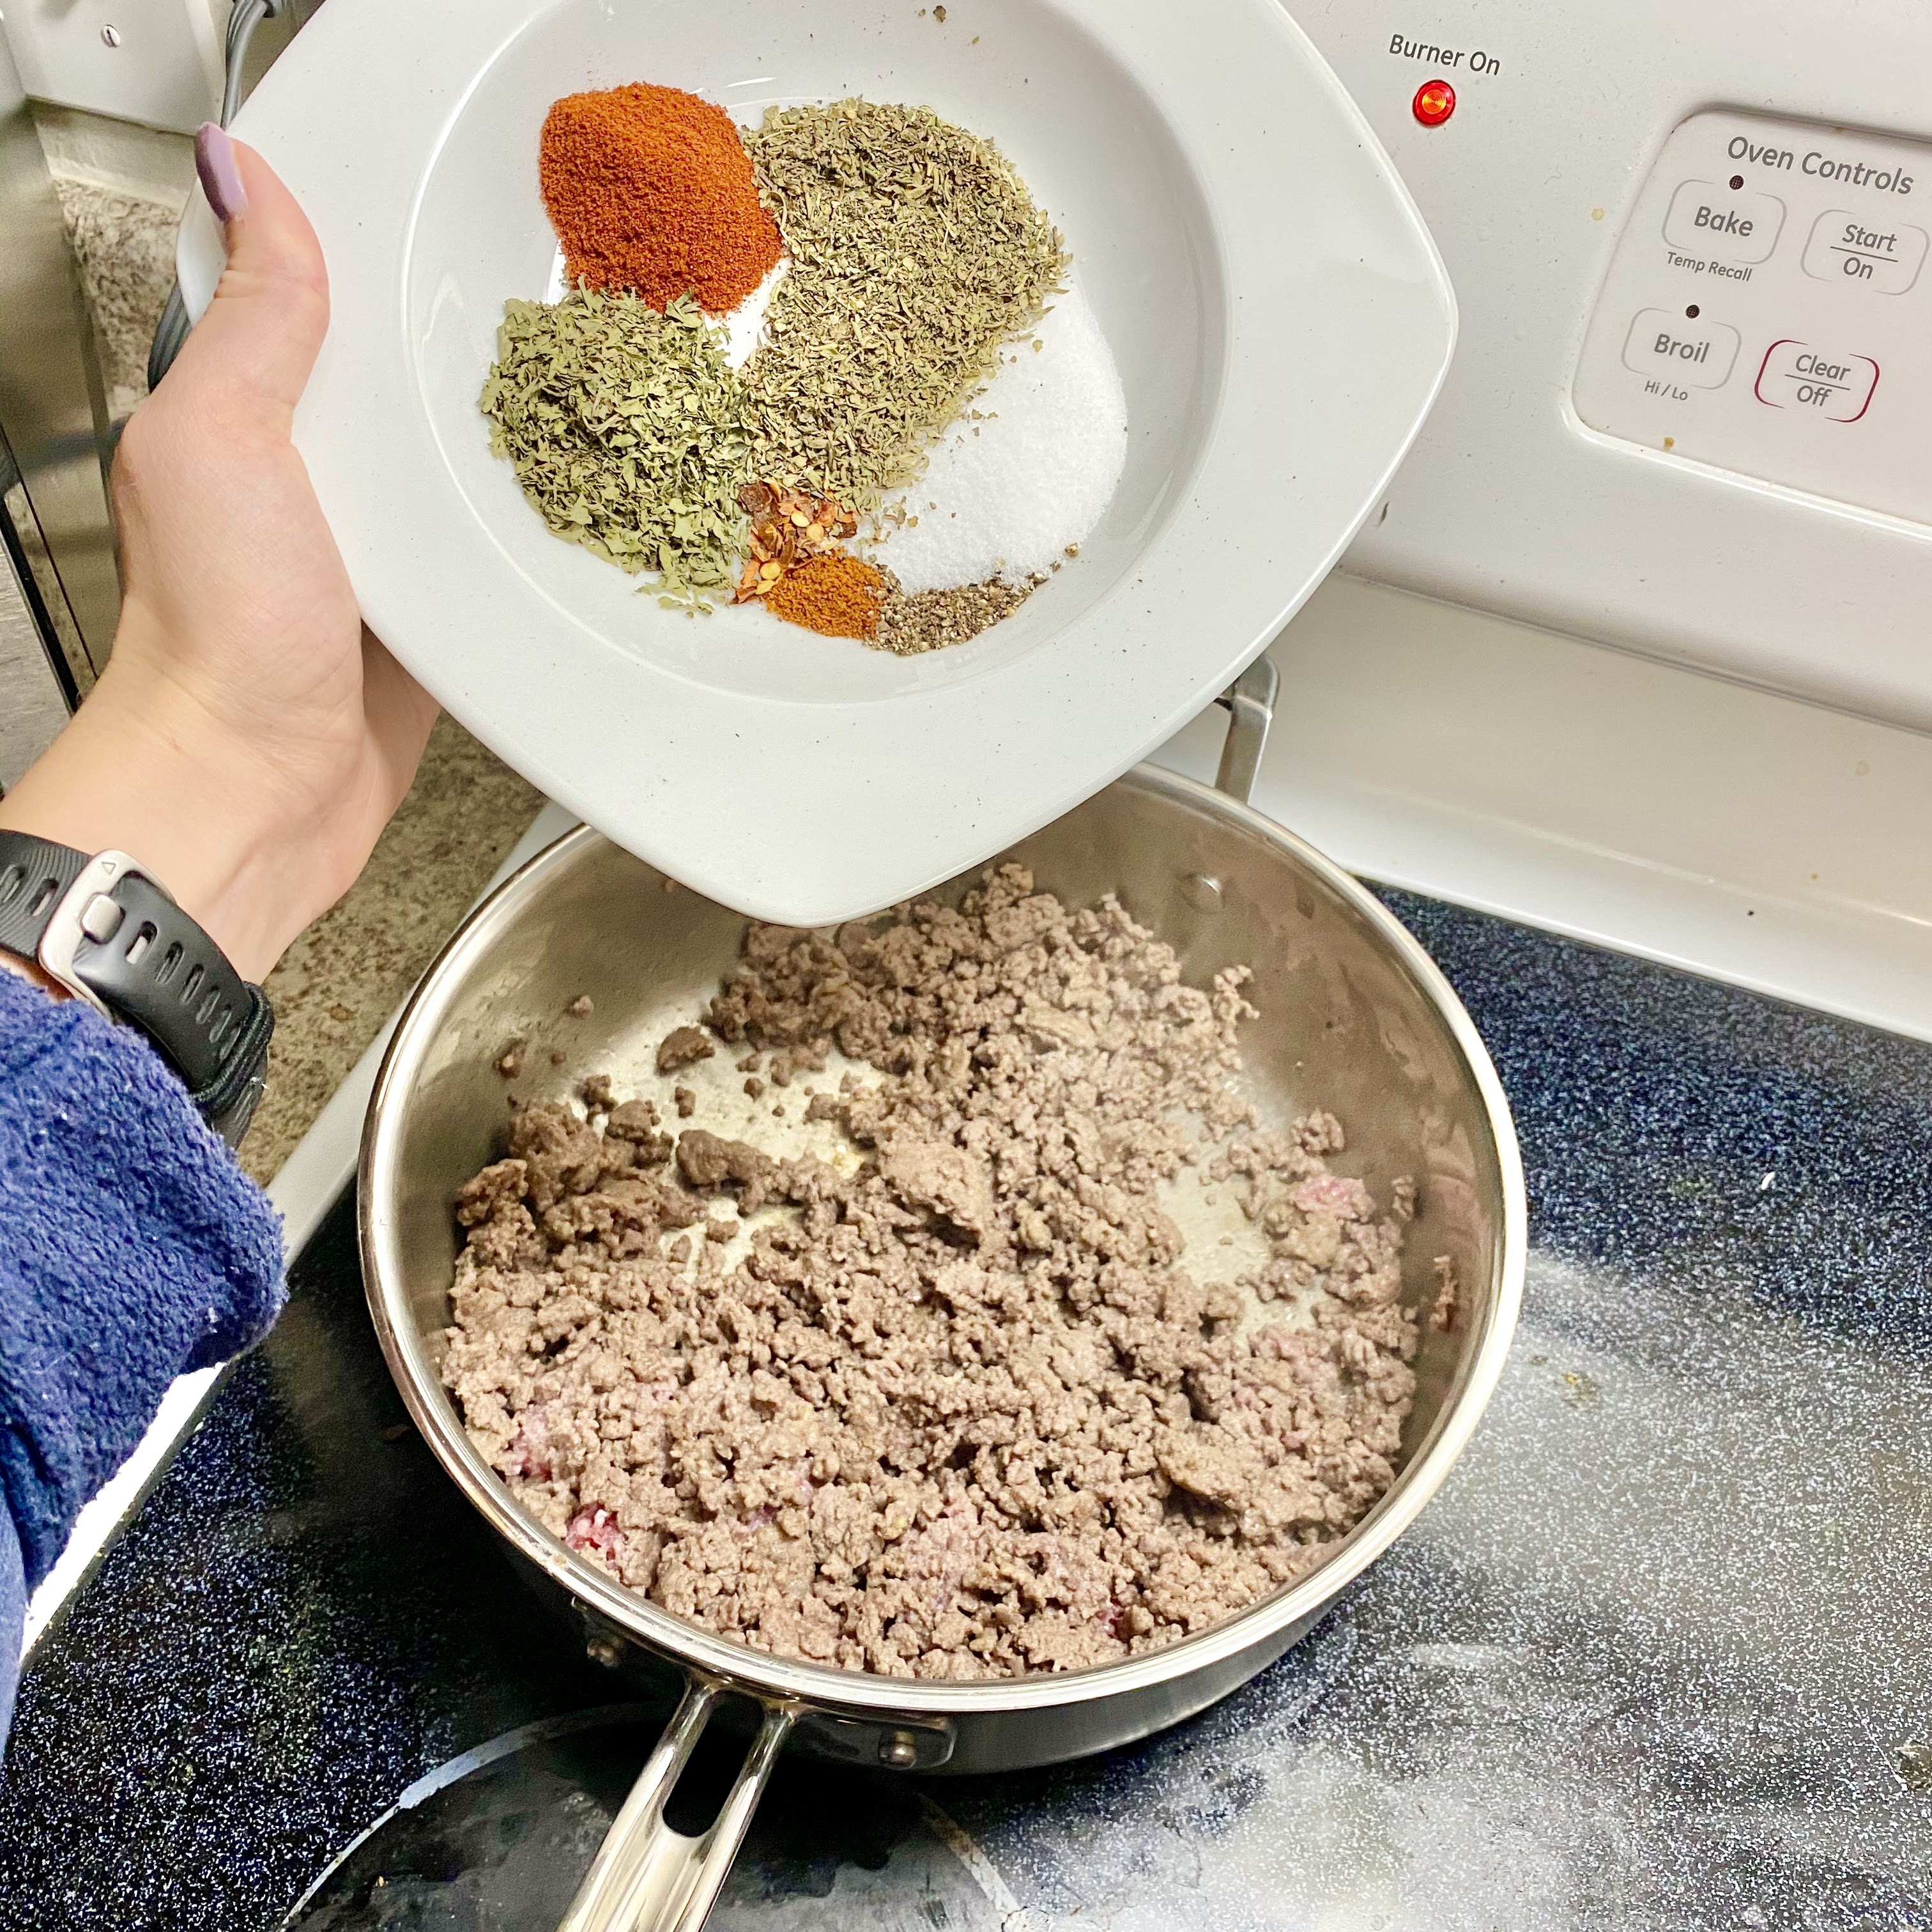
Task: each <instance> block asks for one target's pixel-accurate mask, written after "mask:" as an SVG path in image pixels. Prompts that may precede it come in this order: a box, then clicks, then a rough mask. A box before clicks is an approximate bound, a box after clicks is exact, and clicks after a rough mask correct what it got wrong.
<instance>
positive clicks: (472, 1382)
mask: <svg viewBox="0 0 1932 1932" xmlns="http://www.w3.org/2000/svg"><path fill="white" fill-rule="evenodd" d="M1247 978H1248V975H1247V971H1246V969H1245V968H1230V969H1229V970H1227V971H1223V972H1222V973H1220V974H1217V975H1216V976H1215V977H1214V980H1213V982H1212V983H1211V985H1210V986H1208V987H1207V988H1205V989H1201V988H1196V987H1192V986H1186V985H1184V984H1183V983H1182V982H1181V974H1180V970H1179V968H1178V963H1177V962H1176V959H1175V955H1174V953H1173V952H1172V949H1170V948H1169V947H1167V946H1166V945H1164V944H1162V943H1161V942H1160V941H1158V940H1157V939H1156V938H1154V936H1153V935H1151V933H1149V932H1147V931H1146V930H1145V929H1143V928H1142V927H1140V926H1138V925H1136V923H1135V922H1134V921H1133V919H1131V918H1130V916H1128V914H1127V913H1126V912H1125V911H1124V910H1123V909H1122V908H1121V907H1120V906H1119V905H1118V904H1116V903H1115V902H1114V901H1112V900H1111V899H1110V900H1108V901H1103V903H1102V904H1100V905H1098V906H1097V907H1093V908H1091V909H1087V910H1068V909H1067V907H1064V906H1063V905H1062V904H1061V903H1060V902H1059V901H1058V900H1057V899H1055V898H1052V897H1051V896H1049V895H1046V894H1044V893H1040V892H1035V891H1034V889H1033V882H1032V880H1031V877H1030V876H1029V875H1028V874H1027V873H1026V872H1025V871H1024V870H1023V869H1022V868H1018V867H1014V866H1008V867H1005V868H1001V870H999V871H997V872H995V873H993V874H989V877H988V880H987V881H986V884H985V886H984V887H983V889H980V890H977V891H975V892H971V893H969V894H968V895H967V897H966V898H965V900H964V901H962V903H961V904H960V905H959V907H958V908H957V909H956V910H955V909H951V908H948V907H941V906H938V905H920V906H917V907H913V908H911V909H910V910H903V911H901V913H898V914H895V915H894V916H890V917H889V918H885V919H881V920H878V921H871V922H863V923H862V924H859V925H856V926H848V927H847V928H845V929H842V930H841V932H840V933H839V934H838V935H837V937H836V938H835V939H827V938H823V937H819V936H815V935H807V934H802V933H799V932H788V931H784V930H781V929H775V928H771V927H766V926H752V927H751V928H750V929H748V931H747V932H746V934H745V940H744V946H743V956H742V961H741V962H740V963H739V965H738V967H737V968H736V969H735V970H734V971H733V973H732V974H731V975H730V977H729V978H728V979H727V981H726V983H724V986H723V988H722V990H721V992H719V994H718V996H717V997H716V998H715V1000H714V1001H712V1005H711V1009H710V1011H709V1014H708V1016H706V1039H707V1040H710V1039H715V1040H718V1041H720V1042H721V1043H726V1044H728V1045H729V1046H732V1047H733V1048H735V1049H739V1051H740V1052H755V1053H762V1054H764V1055H767V1056H769V1064H771V1065H772V1067H776V1066H777V1065H778V1064H783V1065H784V1067H785V1069H786V1072H787V1077H789V1075H790V1072H791V1071H793V1070H802V1069H806V1068H809V1069H812V1070H823V1068H824V1067H825V1065H826V1057H827V1055H829V1052H831V1051H832V1049H834V1048H837V1049H839V1050H840V1051H841V1052H843V1053H844V1054H845V1055H847V1056H848V1057H849V1058H850V1059H851V1060H853V1061H856V1062H860V1063H863V1064H866V1065H868V1067H870V1068H871V1069H872V1070H874V1076H875V1077H873V1078H865V1079H862V1078H859V1077H857V1076H855V1075H854V1074H853V1073H846V1074H845V1075H844V1077H843V1078H842V1079H841V1081H840V1082H839V1084H838V1091H836V1092H829V1091H819V1092H817V1093H816V1094H814V1097H812V1099H811V1101H810V1103H809V1105H808V1110H807V1111H808V1116H809V1117H810V1118H812V1119H814V1120H821V1121H823V1120H830V1121H835V1123H836V1124H838V1126H839V1127H840V1128H841V1129H842V1130H843V1132H844V1135H845V1136H847V1137H848V1138H849V1141H850V1143H851V1145H852V1146H853V1148H855V1149H856V1150H857V1151H859V1154H861V1155H862V1158H861V1159H859V1160H856V1162H855V1163H853V1166H855V1168H856V1171H854V1172H844V1171H843V1170H841V1169H838V1168H837V1167H835V1166H832V1165H829V1164H827V1163H825V1162H823V1161H821V1160H817V1159H805V1158H800V1159H796V1160H789V1159H787V1160H781V1159H776V1158H774V1157H772V1156H771V1155H769V1154H765V1153H763V1152H760V1151H759V1150H758V1149H757V1148H754V1147H751V1146H750V1145H748V1144H747V1143H745V1142H742V1141H732V1140H727V1139H721V1138H720V1137H719V1136H717V1135H715V1134H712V1133H706V1132H704V1131H703V1130H698V1129H685V1130H682V1131H681V1132H677V1133H675V1136H674V1138H673V1136H670V1135H667V1134H664V1133H659V1132H658V1125H659V1121H658V1114H657V1111H656V1109H655V1107H654V1106H652V1105H651V1103H649V1102H648V1101H643V1100H629V1101H625V1102H622V1103H617V1102H616V1099H615V1095H614V1094H613V1092H612V1091H610V1089H609V1088H607V1087H604V1088H595V1089H593V1090H592V1091H593V1093H594V1095H595V1100H596V1101H597V1102H598V1104H599V1106H607V1107H608V1109H609V1111H608V1112H607V1115H605V1116H604V1117H603V1118H602V1130H601V1132H599V1131H598V1127H597V1125H596V1124H595V1122H594V1121H586V1120H585V1119H583V1118H580V1117H579V1115H578V1113H577V1110H576V1109H573V1108H572V1107H571V1106H568V1105H566V1104H565V1103H553V1102H541V1103H533V1104H532V1105H530V1106H527V1107H526V1108H525V1109H523V1111H522V1112H520V1113H519V1114H517V1115H516V1116H515V1117H514V1119H513V1121H512V1123H511V1128H510V1148H509V1157H508V1159H506V1160H501V1161H499V1162H497V1163H495V1164H494V1165H493V1166H490V1167H487V1168H486V1169H484V1171H483V1172H481V1174H479V1175H477V1176H476V1178H475V1179H474V1180H473V1181H471V1182H470V1183H469V1184H468V1185H467V1186H466V1187H465V1188H464V1189H463V1191H462V1193H461V1194H460V1196H459V1197H458V1202H457V1205H456V1213H457V1218H458V1221H459V1223H460V1224H461V1226H462V1227H463V1229H465V1230H466V1244H465V1246H464V1248H463V1252H462V1254H461V1256H460V1258H459V1260H458V1265H457V1271H456V1278H455V1286H454V1289H453V1292H452V1305H453V1313H454V1316H455V1326H454V1327H453V1328H452V1329H451V1330H450V1331H449V1335H448V1344H449V1346H448V1350H447V1353H446V1358H445V1361H444V1363H443V1377H444V1379H445V1381H446V1383H447V1385H449V1388H450V1389H451V1390H452V1391H453V1392H454V1393H455V1395H456V1397H457V1398H458V1401H459V1403H460V1405H461V1408H462V1411H463V1415H464V1418H465V1420H466V1423H467V1425H468V1427H469V1433H470V1435H471V1437H472V1439H473V1440H474V1442H475V1443H476V1445H478V1448H479V1449H480V1450H481V1452H482V1454H484V1456H485V1457H487V1459H488V1460H489V1462H490V1464H491V1465H492V1466H493V1468H495V1469H496V1470H497V1471H498V1472H499V1473H500V1475H502V1478H503V1479H504V1481H505V1482H506V1483H507V1484H508V1485H509V1487H510V1488H511V1490H512V1491H513V1493H514V1494H515V1495H516V1496H517V1498H518V1499H519V1500H520V1502H522V1503H523V1505H525V1506H526V1508H529V1510H531V1511H532V1512H533V1513H534V1514H535V1515H536V1516H537V1517H538V1518H540V1519H541V1520H542V1521H543V1522H544V1523H545V1524H547V1526H549V1527H550V1529H552V1530H553V1531H554V1532H556V1534H557V1535H559V1536H561V1537H562V1538H565V1539H566V1540H567V1541H568V1542H569V1543H570V1544H572V1545H573V1546H574V1547H576V1548H577V1549H579V1550H582V1551H583V1552H584V1553H586V1554H587V1555H589V1556H592V1558H594V1559H595V1560H597V1561H599V1562H602V1563H603V1564H604V1565H605V1566H606V1567H607V1568H609V1569H610V1571H612V1572H613V1574H615V1575H616V1576H617V1577H619V1579H620V1580H622V1582H624V1583H626V1584H628V1585H629V1586H631V1587H632V1588H633V1589H637V1590H639V1591H641V1592H644V1593H645V1594H646V1595H648V1596H649V1597H650V1598H652V1599H653V1600H654V1601H656V1602H658V1603H659V1604H662V1605H663V1606H664V1607H665V1608H667V1610H670V1611H672V1612H673V1613H676V1615H678V1616H683V1617H685V1618H688V1619H691V1620H692V1621H693V1622H697V1623H698V1624H700V1625H704V1626H706V1628H709V1629H711V1630H712V1631H718V1632H719V1633H721V1634H724V1635H725V1636H727V1637H733V1638H736V1639H737V1640H739V1641H741V1642H742V1643H747V1644H750V1645H752V1646H757V1647H758V1648H760V1649H766V1650H769V1651H773V1652H779V1653H781V1654H783V1655H787V1656H791V1657H797V1658H807V1659H809V1660H811V1661H815V1662H818V1663H823V1664H836V1665H839V1666H842V1667H845V1668H847V1669H851V1670H871V1671H875V1672H880V1673H884V1674H886V1675H888V1676H901V1677H904V1676H919V1677H938V1678H973V1677H993V1676H1010V1675H1015V1674H1018V1673H1023V1672H1028V1671H1036V1670H1075V1669H1079V1668H1081V1667H1084V1666H1087V1665H1091V1664H1103V1663H1106V1662H1109V1661H1112V1660H1113V1659H1115V1658H1121V1657H1124V1656H1126V1655H1130V1654H1131V1653H1135V1652H1142V1651H1147V1650H1151V1649H1155V1648H1157V1646H1160V1645H1163V1644H1165V1643H1171V1642H1172V1641H1173V1640H1175V1639H1176V1638H1178V1637H1181V1636H1184V1635H1186V1634H1189V1633H1190V1632H1193V1631H1199V1630H1202V1629H1204V1628H1207V1627H1208V1625H1211V1624H1214V1623H1216V1622H1219V1621H1220V1619H1223V1618H1224V1617H1226V1616H1229V1614H1230V1613H1232V1612H1234V1611H1235V1610H1240V1609H1241V1608H1243V1607H1245V1606H1247V1604H1250V1603H1252V1602H1253V1601H1255V1600H1256V1598H1259V1597H1261V1596H1262V1595H1265V1594H1267V1593H1268V1592H1270V1591H1271V1590H1273V1589H1275V1588H1276V1587H1277V1586H1279V1585H1280V1584H1282V1583H1286V1582H1287V1581H1289V1580H1291V1579H1292V1578H1294V1577H1298V1576H1299V1575H1301V1574H1303V1573H1304V1572H1305V1571H1307V1570H1308V1569H1310V1568H1312V1567H1313V1565H1315V1564H1316V1563H1317V1562H1319V1560H1320V1559H1321V1557H1322V1554H1323V1553H1324V1550H1325V1546H1326V1545H1328V1544H1330V1543H1332V1542H1333V1541H1334V1539H1335V1538H1337V1537H1339V1536H1340V1535H1342V1534H1343V1532H1345V1531H1346V1530H1347V1529H1349V1526H1351V1525H1352V1524H1353V1523H1355V1522H1356V1521H1358V1520H1359V1519H1360V1517H1361V1516H1362V1514H1364V1511H1367V1509H1368V1508H1369V1507H1370V1505H1371V1504H1373V1502H1375V1501H1376V1499H1377V1498H1378V1497H1379V1496H1381V1495H1382V1493H1383V1491H1384V1490H1385V1489H1386V1488H1387V1487H1388V1484H1389V1482H1390V1481H1391V1478H1392V1476H1393V1474H1394V1470H1393V1467H1392V1460H1391V1459H1392V1458H1393V1457H1394V1455H1395V1454H1396V1452H1397V1445H1398V1440H1399V1436H1400V1427H1401V1424H1402V1420H1403V1417H1404V1416H1405V1415H1406V1413H1407V1412H1408V1409H1409V1403H1410V1401H1411V1400H1412V1396H1413V1393H1414V1390H1415V1378H1414V1376H1413V1375H1412V1373H1411V1371H1410V1370H1409V1367H1408V1364H1409V1361H1410V1360H1411V1359H1412V1358H1413V1356H1414V1354H1415V1348H1416V1343H1417V1331H1416V1324H1415V1321H1414V1320H1413V1319H1412V1318H1411V1316H1409V1315H1408V1314H1407V1313H1405V1311H1404V1310H1403V1307H1401V1305H1400V1301H1399V1295H1400V1286H1401V1282H1400V1247H1401V1235H1402V1227H1403V1223H1405V1222H1406V1220H1408V1218H1409V1215H1410V1214H1411V1213H1412V1211H1413V1207H1414V1202H1415V1190H1414V1188H1413V1187H1412V1185H1411V1184H1409V1183H1407V1182H1403V1183H1400V1184H1398V1185H1397V1187H1396V1188H1395V1189H1394V1190H1393V1195H1392V1199H1391V1204H1390V1206H1389V1208H1388V1211H1386V1212H1383V1213H1378V1211H1377V1209H1376V1205H1375V1204H1374V1202H1373V1201H1372V1200H1371V1199H1370V1195H1369V1193H1368V1190H1367V1188H1366V1187H1364V1185H1363V1184H1362V1183H1361V1181H1357V1180H1354V1179H1351V1178H1346V1177H1344V1176H1342V1175H1337V1174H1335V1173H1334V1172H1331V1170H1330V1168H1329V1166H1328V1159H1327V1157H1328V1156H1329V1155H1331V1154H1337V1153H1340V1152H1341V1151H1343V1132H1342V1129H1341V1127H1340V1124H1338V1123H1337V1122H1336V1121H1334V1119H1333V1118H1331V1116H1329V1115H1324V1114H1316V1115H1312V1116H1310V1117H1309V1118H1306V1119H1304V1120H1302V1121H1298V1122H1297V1123H1295V1125H1294V1126H1293V1127H1292V1129H1291V1130H1289V1131H1287V1132H1269V1131H1265V1130H1263V1129H1262V1127H1261V1126H1260V1125H1259V1123H1258V1121H1257V1119H1256V1115H1255V1114H1254V1112H1253V1109H1252V1107H1251V1106H1250V1104H1249V1103H1247V1102H1246V1101H1245V1100H1244V1099H1243V1098H1242V1097H1241V1094H1240V1093H1239V1091H1238V1088H1237V1086H1236V1084H1235V1076H1237V1074H1238V1071H1239V1065H1240V1063H1239V1060H1238V1055H1237V1052H1236V1033H1237V1028H1238V1025H1240V1023H1241V1022H1242V1021H1243V1020H1244V1019H1247V1018H1250V1017H1252V1016H1253V1008H1252V1007H1250V1005H1249V1004H1248V1003H1247V1000H1246V998H1244V992H1243V989H1244V986H1245V984H1246V983H1247ZM674 1037H675V1036H674ZM689 1045H690V1043H689V1041H688V1040H680V1041H679V1043H678V1046H677V1047H676V1049H674V1050H673V1053H672V1055H670V1059H671V1060H672V1061H674V1062H682V1057H683V1055H684V1052H685V1049H686V1048H687V1047H688V1046H689ZM683 1064H688V1063H683ZM684 1111H685V1109H683V1108H682V1106H680V1107H679V1112H680V1113H682V1112H684ZM1177 1177H1187V1178H1191V1179H1192V1180H1193V1181H1194V1182H1195V1183H1196V1184H1199V1185H1202V1186H1204V1187H1214V1189H1216V1190H1221V1191H1229V1192H1232V1193H1234V1194H1235V1196H1237V1197H1238V1199H1240V1201H1241V1203H1242V1205H1243V1206H1244V1208H1246V1210H1247V1213H1248V1214H1249V1215H1250V1218H1251V1220H1253V1223H1254V1224H1255V1226H1256V1228H1257V1229H1259V1231H1261V1232H1262V1234H1264V1235H1265V1238H1266V1241H1267V1244H1268V1256H1269V1259H1268V1261H1267V1262H1266V1263H1265V1265H1264V1266H1262V1268H1260V1269H1259V1271H1258V1272H1256V1273H1255V1274H1251V1275H1249V1276H1247V1277H1244V1278H1243V1279H1241V1280H1240V1281H1238V1282H1235V1283H1226V1282H1217V1281H1214V1280H1207V1279H1197V1277H1196V1275H1195V1274H1193V1273H1190V1271H1189V1269H1188V1268H1187V1267H1185V1266H1184V1265H1183V1263H1184V1259H1196V1265H1197V1266H1198V1267H1202V1268H1206V1267H1210V1266H1212V1265H1213V1263H1212V1260H1211V1253H1212V1251H1211V1250H1210V1251H1209V1253H1208V1258H1207V1259H1197V1258H1192V1257H1188V1258H1184V1254H1183V1247H1184V1243H1183V1240H1182V1237H1181V1232H1180V1230H1179V1229H1178V1227H1177V1226H1176V1225H1175V1222H1174V1221H1173V1220H1172V1219H1170V1218H1169V1215H1168V1214H1167V1213H1166V1212H1165V1211H1163V1208H1162V1206H1161V1205H1160V1195H1159V1190H1160V1188H1161V1187H1162V1186H1163V1184H1166V1183H1171V1182H1173V1181H1175V1179H1176V1178H1177ZM714 1205H715V1206H717V1207H718V1208H719V1209H720V1210H721V1211H723V1212H724V1214H725V1218H724V1220H723V1222H722V1223H720V1221H719V1220H718V1219H715V1218H714V1217H712V1213H711V1210H712V1207H713V1206H714ZM774 1207H775V1208H781V1209H782V1210H784V1211H782V1212H777V1213H772V1212H766V1213H764V1214H762V1216H760V1211H761V1210H766V1209H769V1208H774ZM733 1210H735V1215H733V1214H731V1213H730V1211H733ZM736 1217H746V1218H747V1219H749V1217H760V1218H759V1219H757V1220H755V1221H752V1222H751V1229H752V1232H751V1235H750V1238H749V1244H748V1253H746V1254H745V1256H744V1257H743V1259H741V1260H739V1261H738V1262H736V1264H735V1265H728V1266H727V1264H726V1262H724V1260H723V1259H721V1252H720V1247H719V1245H718V1244H719V1243H720V1242H721V1241H723V1240H724V1239H727V1238H729V1236H730V1234H731V1233H733V1232H736V1226H737V1220H736ZM685 1229H690V1230H693V1231H694V1232H696V1233H697V1235H699V1236H700V1238H698V1239H696V1240H693V1239H692V1238H691V1237H690V1236H689V1235H685V1234H683V1233H682V1232H681V1231H682V1230H685ZM706 1234H709V1235H712V1236H713V1238H712V1239H709V1240H707V1239H704V1238H701V1237H702V1236H703V1235H706Z"/></svg>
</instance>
